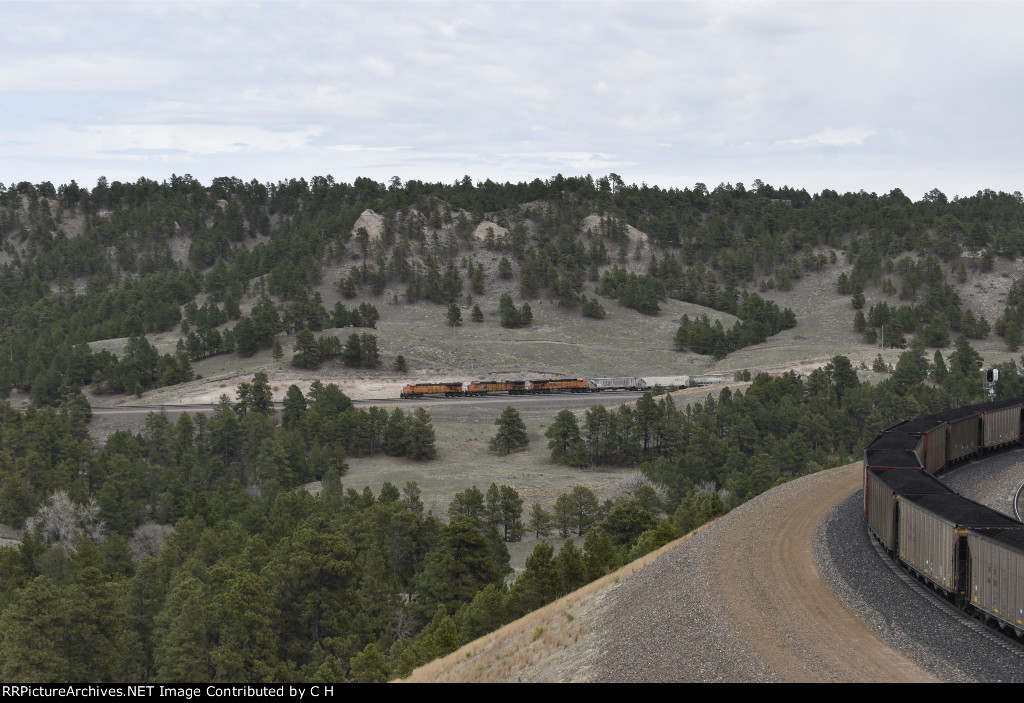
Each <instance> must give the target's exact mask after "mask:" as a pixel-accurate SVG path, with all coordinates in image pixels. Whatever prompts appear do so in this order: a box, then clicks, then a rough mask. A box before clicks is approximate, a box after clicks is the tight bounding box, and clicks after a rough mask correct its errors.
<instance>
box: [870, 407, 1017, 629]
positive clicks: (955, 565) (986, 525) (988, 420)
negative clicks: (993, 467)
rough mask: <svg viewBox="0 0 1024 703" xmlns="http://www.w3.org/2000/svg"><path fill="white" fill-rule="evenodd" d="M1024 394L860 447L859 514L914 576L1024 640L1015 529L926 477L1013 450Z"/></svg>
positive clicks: (899, 429)
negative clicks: (861, 492) (987, 454)
mask: <svg viewBox="0 0 1024 703" xmlns="http://www.w3.org/2000/svg"><path fill="white" fill-rule="evenodd" d="M1022 407H1024V398H1018V399H1016V400H1008V401H997V402H993V403H982V404H980V405H973V406H969V407H965V408H957V409H955V410H947V411H945V412H942V413H936V414H934V415H926V416H925V417H921V418H918V419H916V420H910V421H907V422H901V423H899V424H897V425H893V426H892V427H889V428H887V429H885V430H883V431H882V434H881V435H879V436H878V437H876V438H875V440H874V441H872V442H871V444H869V445H868V447H867V449H866V450H865V452H864V515H865V518H866V519H867V523H868V528H869V529H870V531H871V533H872V534H873V535H874V537H875V539H876V540H878V542H879V543H880V544H881V545H882V546H883V547H884V548H885V550H886V551H887V552H888V553H889V554H891V555H892V556H893V557H894V558H895V559H897V560H898V561H899V562H900V563H902V564H903V565H905V566H906V568H908V569H909V570H910V571H911V572H913V573H914V574H915V575H916V576H917V577H918V578H919V579H920V580H922V581H924V582H926V583H928V584H929V585H930V586H931V587H932V588H933V589H934V590H936V591H938V592H939V593H941V594H942V595H943V596H945V597H946V598H947V599H948V600H950V601H952V602H954V603H956V604H957V605H959V606H960V607H961V608H963V609H964V610H966V611H968V612H970V613H971V614H973V615H975V616H977V617H979V618H980V619H982V620H984V621H987V622H990V623H991V624H994V625H997V626H998V627H999V628H1000V629H1002V630H1004V631H1007V632H1009V633H1013V634H1014V635H1016V636H1017V637H1018V638H1024V525H1022V524H1021V523H1020V522H1018V521H1017V520H1014V519H1013V518H1011V517H1008V516H1006V515H1003V514H1002V513H1000V512H998V511H996V510H993V509H991V508H989V507H987V506H984V505H980V504H978V503H975V502H974V501H971V500H968V499H967V498H964V497H963V496H960V495H957V494H956V493H954V492H953V491H952V490H950V489H949V488H948V487H947V486H946V485H945V484H943V483H942V482H940V481H939V480H937V479H936V478H934V476H933V475H934V474H935V473H937V472H939V471H941V470H942V469H945V468H946V467H948V466H951V465H953V464H955V463H957V462H961V461H965V460H967V459H968V458H970V457H973V456H977V455H979V454H981V453H984V452H989V451H994V450H1000V449H1007V448H1010V447H1013V446H1019V445H1021V443H1022V438H1024V432H1022V430H1024V428H1022V425H1021V419H1022V413H1021V409H1022Z"/></svg>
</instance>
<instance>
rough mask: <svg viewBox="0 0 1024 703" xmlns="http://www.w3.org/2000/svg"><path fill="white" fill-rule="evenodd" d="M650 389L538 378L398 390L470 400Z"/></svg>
mask: <svg viewBox="0 0 1024 703" xmlns="http://www.w3.org/2000/svg"><path fill="white" fill-rule="evenodd" d="M649 387H650V386H649V385H648V384H647V382H646V381H644V380H643V379H642V378H637V377H635V376H619V377H616V378H592V379H586V378H538V379H535V380H531V381H469V382H468V383H408V384H406V385H405V387H404V388H402V396H401V397H403V398H422V397H424V396H429V397H435V398H441V397H444V398H454V397H472V396H481V395H492V394H496V393H507V394H508V395H526V394H539V393H600V392H602V391H614V390H625V391H642V390H647V389H648V388H649Z"/></svg>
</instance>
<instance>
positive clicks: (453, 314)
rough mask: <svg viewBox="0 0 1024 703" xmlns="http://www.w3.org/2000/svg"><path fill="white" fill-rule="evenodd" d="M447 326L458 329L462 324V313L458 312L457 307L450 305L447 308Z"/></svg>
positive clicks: (453, 304)
mask: <svg viewBox="0 0 1024 703" xmlns="http://www.w3.org/2000/svg"><path fill="white" fill-rule="evenodd" d="M447 319H448V326H449V327H458V326H459V325H461V324H462V311H461V310H459V306H458V305H456V304H455V303H452V304H451V305H449V306H448V318H447Z"/></svg>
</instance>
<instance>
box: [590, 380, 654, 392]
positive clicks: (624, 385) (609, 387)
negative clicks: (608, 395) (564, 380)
mask: <svg viewBox="0 0 1024 703" xmlns="http://www.w3.org/2000/svg"><path fill="white" fill-rule="evenodd" d="M587 385H588V386H589V387H590V390H591V391H593V392H594V393H600V392H601V391H645V390H647V389H648V388H650V386H649V385H648V384H647V381H645V380H644V379H642V378H639V377H637V376H615V377H614V378H591V379H589V380H588V381H587Z"/></svg>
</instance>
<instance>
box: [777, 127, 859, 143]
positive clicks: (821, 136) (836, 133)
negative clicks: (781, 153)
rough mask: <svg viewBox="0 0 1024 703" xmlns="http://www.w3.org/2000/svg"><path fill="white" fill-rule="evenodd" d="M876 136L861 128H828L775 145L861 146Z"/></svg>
mask: <svg viewBox="0 0 1024 703" xmlns="http://www.w3.org/2000/svg"><path fill="white" fill-rule="evenodd" d="M876 134H878V132H877V131H876V130H874V129H864V128H863V127H845V128H842V129H833V128H831V127H829V128H827V129H823V130H821V131H820V132H815V133H814V134H811V135H809V136H806V137H798V138H795V139H781V140H778V141H776V142H775V144H776V145H778V146H799V147H816V146H848V145H850V144H855V145H857V146H863V145H864V140H865V139H867V138H868V137H873V136H875V135H876Z"/></svg>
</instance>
